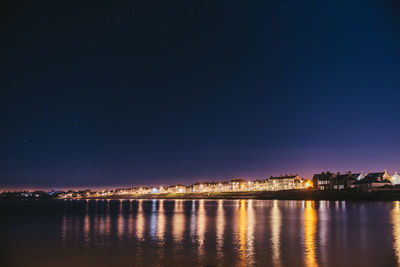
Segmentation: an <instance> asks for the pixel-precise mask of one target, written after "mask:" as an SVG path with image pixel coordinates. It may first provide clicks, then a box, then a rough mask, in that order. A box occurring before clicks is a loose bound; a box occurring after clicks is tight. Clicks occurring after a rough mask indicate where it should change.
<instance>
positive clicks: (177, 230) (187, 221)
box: [0, 200, 400, 266]
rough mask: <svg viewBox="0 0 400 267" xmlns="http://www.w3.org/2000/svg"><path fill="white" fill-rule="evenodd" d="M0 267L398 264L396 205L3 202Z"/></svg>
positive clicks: (399, 232) (398, 217)
mask: <svg viewBox="0 0 400 267" xmlns="http://www.w3.org/2000/svg"><path fill="white" fill-rule="evenodd" d="M0 224H1V227H0V266H396V265H398V263H399V262H400V261H399V258H400V203H399V202H344V201H274V200H215V201H214V200H133V201H129V200H126V201H119V200H111V201H102V200H98V201H95V200H91V201H86V200H80V201H77V200H74V201H20V202H10V201H3V202H0Z"/></svg>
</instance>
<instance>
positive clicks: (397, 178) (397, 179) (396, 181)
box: [392, 172, 400, 185]
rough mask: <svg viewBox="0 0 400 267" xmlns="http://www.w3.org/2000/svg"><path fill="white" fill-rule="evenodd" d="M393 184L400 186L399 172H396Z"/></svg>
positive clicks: (393, 176)
mask: <svg viewBox="0 0 400 267" xmlns="http://www.w3.org/2000/svg"><path fill="white" fill-rule="evenodd" d="M392 184H394V185H397V184H400V175H399V174H398V173H397V172H394V174H393V175H392Z"/></svg>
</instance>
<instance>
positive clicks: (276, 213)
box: [270, 200, 282, 266]
mask: <svg viewBox="0 0 400 267" xmlns="http://www.w3.org/2000/svg"><path fill="white" fill-rule="evenodd" d="M270 217H271V244H272V262H273V264H274V266H281V265H282V263H281V255H280V252H281V250H280V248H281V244H280V238H281V236H280V235H281V224H282V219H281V211H280V210H279V207H278V200H274V201H273V203H272V209H271V216H270Z"/></svg>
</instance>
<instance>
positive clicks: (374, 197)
mask: <svg viewBox="0 0 400 267" xmlns="http://www.w3.org/2000/svg"><path fill="white" fill-rule="evenodd" d="M79 199H111V200H113V199H115V200H121V199H189V200H190V199H214V200H217V199H258V200H274V199H277V200H331V201H334V200H354V201H395V200H400V191H399V190H396V191H394V190H377V191H373V192H368V193H366V192H358V191H343V192H338V191H318V190H307V189H306V190H287V191H251V192H212V193H165V194H146V195H118V196H102V197H85V198H79Z"/></svg>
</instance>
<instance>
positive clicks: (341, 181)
mask: <svg viewBox="0 0 400 267" xmlns="http://www.w3.org/2000/svg"><path fill="white" fill-rule="evenodd" d="M361 176H362V172H361V173H358V174H357V173H356V174H352V173H351V172H350V171H349V172H346V173H345V174H340V173H338V174H337V175H336V177H335V178H333V179H332V180H331V182H332V185H333V189H334V190H345V189H350V188H353V184H354V183H355V182H357V178H359V177H361Z"/></svg>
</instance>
